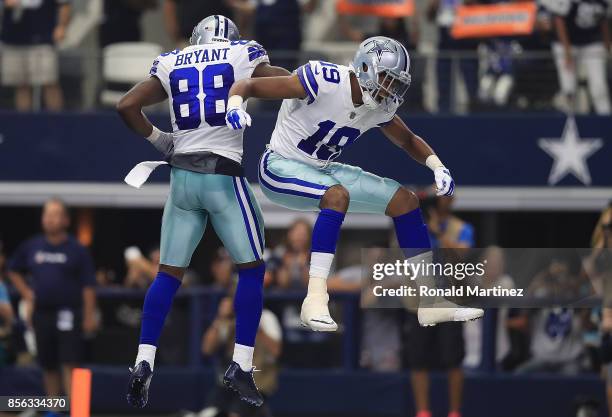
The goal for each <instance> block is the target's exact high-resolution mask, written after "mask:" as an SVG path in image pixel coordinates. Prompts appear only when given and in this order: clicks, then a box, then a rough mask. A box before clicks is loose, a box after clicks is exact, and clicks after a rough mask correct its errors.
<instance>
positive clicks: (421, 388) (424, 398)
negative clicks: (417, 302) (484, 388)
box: [407, 197, 474, 417]
mask: <svg viewBox="0 0 612 417" xmlns="http://www.w3.org/2000/svg"><path fill="white" fill-rule="evenodd" d="M430 204H431V206H430V207H429V209H428V210H427V215H426V217H427V227H428V228H429V232H430V238H431V243H432V247H434V248H443V249H464V248H470V247H472V246H473V245H474V228H473V227H472V225H471V224H469V223H467V222H464V221H463V220H461V219H459V218H458V217H456V216H455V215H454V214H453V213H452V204H453V197H436V198H435V199H434V201H433V203H430ZM409 319H410V320H409V328H408V332H407V337H408V340H409V342H408V344H407V346H408V356H409V358H408V361H409V363H410V368H411V370H412V375H411V378H412V390H413V393H414V398H415V404H416V408H417V417H431V411H430V406H429V371H430V370H432V369H443V370H446V371H447V375H448V394H449V413H448V415H449V417H459V416H460V415H461V413H460V410H461V402H462V397H463V370H462V369H461V364H462V362H463V358H464V355H465V344H464V339H463V326H462V323H458V322H446V323H440V324H438V325H436V326H434V327H421V326H420V325H419V323H418V319H417V317H416V315H415V314H410V315H409Z"/></svg>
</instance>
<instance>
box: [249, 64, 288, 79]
mask: <svg viewBox="0 0 612 417" xmlns="http://www.w3.org/2000/svg"><path fill="white" fill-rule="evenodd" d="M287 75H291V72H289V71H288V70H286V69H285V68H283V67H276V66H274V65H270V64H269V63H267V62H262V63H261V64H259V65H258V66H257V67H256V68H255V70H254V71H253V74H252V75H251V77H252V78H261V77H282V76H287Z"/></svg>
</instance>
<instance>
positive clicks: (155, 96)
mask: <svg viewBox="0 0 612 417" xmlns="http://www.w3.org/2000/svg"><path fill="white" fill-rule="evenodd" d="M287 74H289V73H288V72H287V71H286V70H285V69H283V68H280V67H273V66H271V65H269V61H268V56H267V53H266V51H265V49H264V48H263V47H262V46H261V45H259V44H258V43H256V42H253V41H246V40H240V35H239V33H238V29H237V28H236V26H235V25H234V23H233V22H232V21H231V20H229V19H227V18H226V17H224V16H219V15H215V16H209V17H207V18H205V19H204V20H202V21H201V22H200V23H199V24H198V25H197V26H196V27H195V29H194V31H193V35H192V37H191V45H190V46H188V47H186V48H185V49H183V50H175V51H172V52H169V53H165V54H162V55H161V56H159V57H158V58H157V59H155V61H154V62H153V66H152V68H151V71H150V77H149V79H147V80H145V81H143V82H141V83H139V84H138V85H136V86H135V87H134V88H133V89H132V90H130V91H129V92H128V93H127V94H126V95H125V96H124V97H123V98H122V99H121V101H120V102H119V104H118V106H117V108H118V111H119V113H120V115H121V117H122V118H123V120H124V121H125V123H126V124H127V125H128V127H130V128H131V129H132V130H133V131H135V132H136V133H138V134H140V135H142V136H144V137H146V138H147V139H148V140H149V141H150V142H151V143H152V144H153V145H154V146H155V147H156V148H157V149H158V150H160V151H161V152H162V153H163V154H164V156H165V157H166V160H167V161H168V162H169V164H170V165H171V167H172V172H171V182H170V195H169V197H168V199H167V201H166V205H165V207H164V215H163V218H162V228H161V244H160V251H161V254H160V266H159V272H158V274H157V276H156V278H155V280H154V281H153V283H152V284H151V286H150V287H149V290H148V291H147V295H146V297H145V302H144V306H143V314H142V327H141V334H140V344H139V347H138V355H137V357H136V363H135V366H134V368H133V369H132V370H131V374H130V380H129V383H128V393H127V400H128V402H129V403H130V404H132V405H134V406H136V407H144V406H145V405H146V403H147V398H148V390H149V383H150V381H151V376H152V372H153V367H154V360H155V352H156V350H157V342H158V340H159V336H160V334H161V330H162V327H163V324H164V320H165V318H166V315H167V314H168V312H169V310H170V306H171V304H172V299H173V297H174V294H175V293H176V291H177V290H178V287H179V286H180V282H181V279H182V277H183V274H184V271H185V268H186V267H187V266H188V265H189V263H190V261H191V256H192V255H193V252H194V251H195V248H196V247H197V245H198V243H199V241H200V239H201V238H202V236H203V234H204V229H205V227H206V224H207V222H208V220H210V222H211V223H212V225H213V227H214V228H215V231H216V232H217V235H218V236H219V237H220V239H221V241H222V242H223V245H224V246H225V248H226V249H227V250H228V252H229V254H230V256H231V257H232V260H233V261H234V262H235V263H236V264H237V266H238V270H239V272H238V275H239V280H238V286H237V288H236V292H235V305H234V311H235V315H236V338H235V345H234V362H233V363H232V365H231V366H230V367H229V369H228V371H227V374H226V378H225V380H224V382H225V383H226V384H227V385H228V386H229V387H230V388H232V389H234V390H235V391H238V393H239V396H240V398H241V399H243V400H244V401H247V402H249V403H250V404H254V405H261V403H262V401H263V400H262V397H261V395H260V394H259V392H258V391H257V387H256V386H255V382H254V379H253V372H252V359H253V347H254V344H255V336H256V334H257V329H258V326H259V318H260V316H261V311H262V296H263V294H262V291H263V277H264V272H265V267H264V264H263V260H262V252H263V249H264V240H263V239H264V231H263V220H262V217H261V210H260V209H259V205H258V204H257V201H256V200H255V198H254V196H253V193H252V191H251V189H250V186H249V184H248V182H247V181H246V179H245V178H244V173H243V169H242V166H241V160H242V132H240V131H233V130H230V129H227V128H226V127H225V112H226V105H227V101H228V92H229V89H230V87H231V86H232V84H233V83H234V82H236V81H239V80H242V79H246V78H250V77H271V76H278V75H287ZM166 98H167V99H168V104H169V108H170V116H171V120H172V130H173V131H172V133H165V132H161V131H160V130H159V129H157V128H156V127H154V126H152V125H151V123H150V122H149V121H148V119H147V118H146V116H145V115H144V114H143V113H142V108H143V107H144V106H147V105H151V104H155V103H159V102H162V101H163V100H165V99H166ZM244 108H245V109H246V106H245V107H244ZM161 163H163V162H161ZM150 164H151V162H145V163H141V164H139V165H138V166H137V167H135V168H134V169H133V170H132V172H130V174H129V175H128V177H126V181H127V182H128V183H130V184H131V185H135V186H137V187H139V186H140V185H142V183H143V182H144V181H146V178H147V177H148V175H149V174H150V172H151V170H152V168H151V167H154V166H157V165H159V164H160V162H157V163H153V165H150ZM128 178H129V179H128Z"/></svg>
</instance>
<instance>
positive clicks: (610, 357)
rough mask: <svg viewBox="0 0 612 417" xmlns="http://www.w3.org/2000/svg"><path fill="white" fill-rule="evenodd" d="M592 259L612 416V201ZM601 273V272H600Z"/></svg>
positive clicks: (598, 231) (597, 234) (602, 220)
mask: <svg viewBox="0 0 612 417" xmlns="http://www.w3.org/2000/svg"><path fill="white" fill-rule="evenodd" d="M591 246H592V247H593V255H592V259H590V260H589V261H590V262H589V264H590V265H588V266H587V268H588V269H589V270H588V271H587V272H588V273H589V275H591V274H596V273H601V274H602V275H603V277H602V278H603V285H602V293H603V294H602V299H603V305H602V322H601V360H602V363H603V365H604V368H603V369H604V374H605V375H606V396H607V399H608V415H609V416H612V267H610V265H612V201H610V202H609V203H608V207H606V208H605V209H604V210H603V212H602V213H601V216H600V217H599V221H598V222H597V225H596V226H595V230H594V231H593V236H592V238H591ZM600 271H601V272H600Z"/></svg>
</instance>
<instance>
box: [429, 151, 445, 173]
mask: <svg viewBox="0 0 612 417" xmlns="http://www.w3.org/2000/svg"><path fill="white" fill-rule="evenodd" d="M425 165H427V167H428V168H429V169H431V170H432V171H435V170H436V169H438V168H446V167H445V166H444V164H443V163H442V161H440V158H438V157H437V156H436V155H435V154H431V155H429V156H428V157H427V159H426V160H425Z"/></svg>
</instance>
